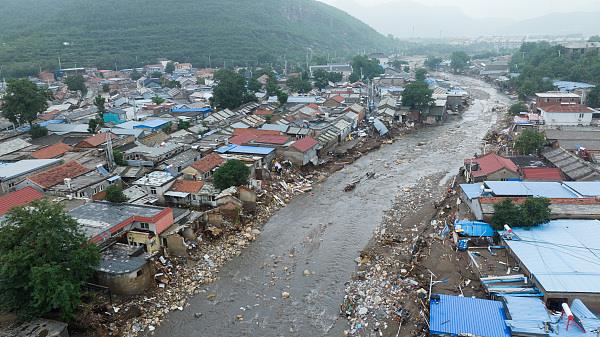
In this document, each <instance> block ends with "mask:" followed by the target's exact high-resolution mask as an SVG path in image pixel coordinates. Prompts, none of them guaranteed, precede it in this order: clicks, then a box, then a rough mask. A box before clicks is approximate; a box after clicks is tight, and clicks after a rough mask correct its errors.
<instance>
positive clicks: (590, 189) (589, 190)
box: [564, 181, 600, 197]
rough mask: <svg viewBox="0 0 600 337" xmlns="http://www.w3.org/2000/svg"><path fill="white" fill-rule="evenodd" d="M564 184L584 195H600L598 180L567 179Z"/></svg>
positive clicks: (599, 182)
mask: <svg viewBox="0 0 600 337" xmlns="http://www.w3.org/2000/svg"><path fill="white" fill-rule="evenodd" d="M564 184H565V185H567V186H568V187H570V188H571V189H573V191H575V192H577V193H579V194H581V195H582V196H584V197H597V196H600V181H585V182H583V181H580V182H577V181H568V182H565V183H564Z"/></svg>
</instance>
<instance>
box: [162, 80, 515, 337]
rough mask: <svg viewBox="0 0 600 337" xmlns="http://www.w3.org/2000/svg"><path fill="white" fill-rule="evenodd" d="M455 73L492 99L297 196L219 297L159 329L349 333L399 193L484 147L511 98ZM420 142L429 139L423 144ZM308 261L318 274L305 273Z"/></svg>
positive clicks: (214, 289) (196, 303) (167, 335)
mask: <svg viewBox="0 0 600 337" xmlns="http://www.w3.org/2000/svg"><path fill="white" fill-rule="evenodd" d="M456 79H458V80H460V81H461V83H463V85H468V86H470V87H471V88H472V89H479V90H481V91H484V92H486V93H487V94H488V95H489V98H487V99H480V100H476V101H475V103H474V104H473V105H472V107H471V109H469V111H467V112H465V113H464V114H463V116H462V117H461V118H456V119H455V120H452V121H450V122H448V123H447V124H445V125H442V126H439V127H433V128H427V129H424V130H421V131H419V132H418V133H416V134H414V135H410V136H407V137H406V138H404V139H401V140H399V141H397V142H396V143H394V144H392V145H386V146H384V147H382V148H381V149H380V150H379V151H376V152H373V153H371V154H368V155H366V156H364V157H363V158H361V159H359V160H358V161H356V162H355V163H353V164H352V165H349V166H347V167H346V168H345V169H343V170H342V171H340V172H337V173H335V174H333V175H332V176H331V177H330V178H329V179H328V180H327V181H326V182H324V183H323V184H321V185H319V186H316V187H315V188H314V190H313V192H314V193H312V194H306V195H302V196H300V197H298V198H296V199H294V200H293V201H292V202H291V203H290V204H289V205H288V206H287V207H285V208H283V209H282V210H280V211H279V212H278V213H277V214H276V215H274V216H273V217H272V218H271V219H270V221H269V222H268V223H267V224H266V225H265V226H264V229H263V232H262V235H261V237H260V239H258V240H257V241H255V242H254V243H253V244H252V245H251V246H250V247H249V248H248V249H246V250H245V251H244V252H243V253H242V255H240V256H239V257H237V258H235V259H234V260H232V261H231V262H230V263H228V264H227V265H226V266H225V267H224V268H223V270H222V272H221V273H220V279H219V280H218V281H217V282H215V283H214V284H212V285H210V286H208V287H207V288H206V289H207V293H215V294H216V295H217V296H216V299H214V300H213V301H209V300H208V299H207V296H206V294H201V295H198V296H197V297H195V298H192V299H191V300H190V301H189V303H190V304H191V305H190V306H189V307H187V308H186V309H185V310H184V311H181V312H173V313H171V314H170V315H169V317H168V319H167V321H165V322H164V323H163V324H162V325H161V326H160V327H159V328H158V329H157V330H156V331H155V333H154V335H155V336H159V337H172V336H178V337H185V336H223V337H230V336H341V334H342V331H343V329H345V328H347V327H346V322H345V320H344V319H341V318H340V317H339V315H338V312H339V304H340V303H341V300H342V298H343V296H344V282H346V281H347V280H349V278H350V277H351V275H352V273H353V272H354V271H355V267H356V264H355V262H354V259H355V258H356V257H357V256H358V254H359V252H360V250H361V249H362V248H363V247H364V246H365V245H366V244H367V243H368V241H369V239H370V237H371V235H372V231H373V229H374V228H375V227H376V226H377V225H378V224H379V223H380V221H381V218H382V216H383V213H384V211H385V210H386V209H388V208H389V207H391V206H392V202H393V200H394V196H395V194H396V193H398V192H399V191H401V190H403V188H404V187H406V186H411V185H414V184H415V183H416V182H417V180H419V179H420V178H423V177H427V176H431V175H433V174H442V175H445V176H446V177H451V176H452V175H454V174H455V173H456V172H457V170H458V168H459V167H460V166H461V164H462V160H463V158H465V157H467V156H471V155H473V154H474V153H475V152H477V151H478V150H477V149H480V144H481V139H482V137H483V136H484V135H485V133H486V132H487V130H488V129H489V127H490V126H491V125H493V124H494V123H495V121H496V115H495V113H492V112H491V109H492V107H493V106H494V105H495V104H496V101H501V102H506V98H504V97H502V96H500V95H498V94H497V93H496V91H495V90H494V89H492V88H490V87H489V86H488V85H487V84H485V83H483V82H480V81H477V80H472V79H467V78H456ZM483 96H487V95H486V94H483ZM421 142H424V143H426V144H425V145H423V146H418V145H417V144H419V143H421ZM479 151H480V150H479ZM368 171H375V172H377V176H376V178H375V179H372V180H368V181H366V182H364V183H361V184H359V185H358V187H357V188H356V190H354V191H353V192H351V193H345V192H343V191H342V189H343V187H344V186H345V185H346V184H347V183H349V182H350V181H352V180H353V179H354V178H355V177H359V176H362V175H364V174H365V173H366V172H368ZM284 267H286V268H287V271H285V269H284ZM304 270H309V271H310V272H311V273H314V274H312V275H310V276H304V275H303V271H304ZM282 292H289V294H290V297H289V299H282V298H281V297H282ZM195 313H202V316H200V317H199V318H196V317H195V315H194V314H195ZM236 315H243V320H241V321H240V320H237V319H236Z"/></svg>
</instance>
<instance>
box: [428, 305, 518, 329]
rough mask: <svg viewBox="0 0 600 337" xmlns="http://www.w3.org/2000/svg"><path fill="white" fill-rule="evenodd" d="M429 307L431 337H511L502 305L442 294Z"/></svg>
mask: <svg viewBox="0 0 600 337" xmlns="http://www.w3.org/2000/svg"><path fill="white" fill-rule="evenodd" d="M439 296H440V300H439V301H434V300H432V301H431V303H430V304H429V309H430V310H429V312H430V314H429V325H430V329H429V331H430V332H431V334H432V335H451V336H456V335H458V334H465V333H470V334H474V335H476V336H486V337H511V334H510V331H509V330H508V327H507V326H506V324H505V323H504V321H505V320H506V317H505V315H504V306H503V304H502V302H498V301H490V300H483V299H478V298H471V297H459V296H449V295H439Z"/></svg>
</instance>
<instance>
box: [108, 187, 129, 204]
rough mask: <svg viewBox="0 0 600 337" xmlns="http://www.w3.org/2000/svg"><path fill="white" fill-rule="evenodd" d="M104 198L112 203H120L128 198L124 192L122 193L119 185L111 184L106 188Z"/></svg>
mask: <svg viewBox="0 0 600 337" xmlns="http://www.w3.org/2000/svg"><path fill="white" fill-rule="evenodd" d="M104 200H106V201H110V202H114V203H122V202H126V201H127V200H128V199H127V197H126V196H125V194H123V189H122V188H121V186H118V185H112V186H109V187H108V188H107V189H106V197H105V198H104Z"/></svg>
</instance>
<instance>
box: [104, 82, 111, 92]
mask: <svg viewBox="0 0 600 337" xmlns="http://www.w3.org/2000/svg"><path fill="white" fill-rule="evenodd" d="M109 91H110V86H109V85H108V84H103V85H102V92H109Z"/></svg>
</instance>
